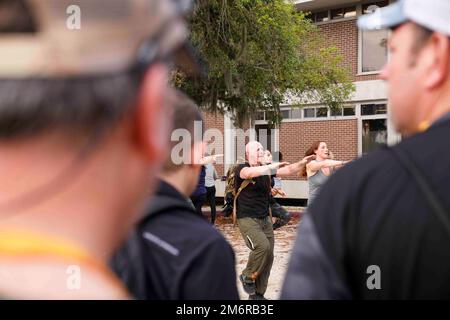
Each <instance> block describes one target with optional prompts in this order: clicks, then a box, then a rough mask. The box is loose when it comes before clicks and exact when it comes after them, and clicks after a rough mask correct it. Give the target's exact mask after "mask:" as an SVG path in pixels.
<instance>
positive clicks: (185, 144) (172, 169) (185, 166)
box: [161, 90, 206, 196]
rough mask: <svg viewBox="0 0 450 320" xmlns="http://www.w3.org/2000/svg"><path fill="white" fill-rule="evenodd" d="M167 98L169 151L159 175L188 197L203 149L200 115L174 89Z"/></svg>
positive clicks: (195, 182) (199, 168) (197, 173)
mask: <svg viewBox="0 0 450 320" xmlns="http://www.w3.org/2000/svg"><path fill="white" fill-rule="evenodd" d="M170 100H171V103H172V105H173V119H172V134H169V135H168V137H169V139H170V140H169V141H168V142H169V146H170V149H169V150H170V152H169V153H168V157H167V159H166V161H165V163H164V165H163V170H162V174H161V177H162V178H163V179H164V180H168V179H169V182H171V183H172V184H176V187H177V188H178V189H179V191H181V192H182V193H183V194H184V195H185V196H189V195H191V194H192V192H194V190H195V188H196V186H197V183H198V178H199V174H200V170H201V165H200V164H199V161H200V159H201V158H202V157H203V154H204V153H205V152H204V150H205V148H206V142H204V141H203V118H202V115H201V113H200V110H199V109H198V107H197V105H196V104H195V103H194V101H192V100H191V99H190V98H189V97H188V96H186V95H185V94H184V93H182V92H180V91H175V90H174V91H173V94H172V98H171V99H170ZM196 129H197V130H196ZM165 140H166V141H167V136H166V138H165ZM172 178H175V179H172ZM174 180H177V181H176V182H175V181H174Z"/></svg>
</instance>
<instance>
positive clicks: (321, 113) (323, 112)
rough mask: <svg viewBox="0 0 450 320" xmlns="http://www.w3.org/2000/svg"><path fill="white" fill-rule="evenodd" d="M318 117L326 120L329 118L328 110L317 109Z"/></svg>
mask: <svg viewBox="0 0 450 320" xmlns="http://www.w3.org/2000/svg"><path fill="white" fill-rule="evenodd" d="M316 117H317V118H326V117H328V108H317V109H316Z"/></svg>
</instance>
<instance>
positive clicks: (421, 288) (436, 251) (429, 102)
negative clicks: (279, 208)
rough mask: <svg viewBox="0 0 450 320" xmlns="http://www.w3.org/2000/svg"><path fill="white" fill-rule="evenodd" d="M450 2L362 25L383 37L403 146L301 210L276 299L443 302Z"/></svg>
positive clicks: (392, 10)
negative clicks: (386, 33)
mask: <svg viewBox="0 0 450 320" xmlns="http://www.w3.org/2000/svg"><path fill="white" fill-rule="evenodd" d="M448 17H450V1H448V0H430V1H423V0H405V1H398V2H396V3H395V4H393V5H390V6H388V7H386V8H382V9H380V10H378V11H376V12H375V13H374V14H373V15H368V16H363V17H361V18H360V20H359V27H360V28H363V29H380V28H390V29H391V31H392V32H391V35H390V39H389V50H390V59H389V61H388V62H387V64H386V65H385V67H384V68H383V70H382V71H381V78H383V79H384V80H386V81H387V82H388V85H389V94H388V96H389V105H390V108H391V110H390V114H391V116H392V121H393V123H394V126H395V128H396V130H397V131H398V132H400V133H401V134H403V136H404V137H405V138H404V140H403V141H402V142H401V143H400V144H398V145H397V146H394V147H392V148H383V149H381V150H377V151H373V152H372V153H369V154H368V155H367V156H365V157H363V159H360V160H358V161H355V162H354V163H352V164H349V165H347V166H346V167H344V168H342V169H341V170H339V171H338V172H336V174H334V175H333V176H332V177H330V179H329V180H328V182H327V183H326V184H325V185H324V186H323V189H322V191H321V193H320V195H318V197H317V201H314V203H313V204H312V205H311V207H309V208H308V213H307V214H306V216H305V217H304V221H303V223H302V224H301V226H300V228H299V232H298V237H297V240H296V244H295V247H294V251H293V254H292V258H291V261H290V265H289V268H288V272H287V275H286V279H285V283H284V288H283V291H282V295H281V298H282V299H433V298H447V299H448V298H450V251H449V250H448V247H447V245H446V244H447V243H448V241H449V239H450V223H449V219H450V215H449V214H448V213H449V212H450V171H449V170H448V169H449V167H448V164H449V163H450V148H448V146H446V144H447V141H448V137H449V136H450V39H449V36H450V20H449V19H448Z"/></svg>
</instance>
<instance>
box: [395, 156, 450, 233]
mask: <svg viewBox="0 0 450 320" xmlns="http://www.w3.org/2000/svg"><path fill="white" fill-rule="evenodd" d="M388 150H391V151H392V154H393V155H394V157H395V158H396V159H397V160H398V161H399V162H400V164H402V166H403V167H404V168H405V169H406V170H407V171H408V172H409V173H410V174H411V176H412V177H413V179H414V181H415V182H416V184H417V186H418V187H419V190H420V191H421V192H422V194H423V195H424V197H425V199H426V200H427V202H428V205H429V206H430V207H431V209H432V212H433V213H434V214H435V215H436V217H437V218H438V220H439V221H440V222H441V223H442V225H443V227H444V228H445V230H446V231H447V233H448V234H449V235H450V221H449V215H448V212H447V210H445V208H444V206H443V205H442V202H441V201H440V200H439V198H438V196H437V195H436V193H435V192H434V191H433V188H432V187H431V185H430V183H429V182H428V180H427V178H425V175H424V174H423V173H422V171H421V170H420V169H419V168H418V167H417V165H416V164H415V163H414V162H413V161H412V159H411V158H410V157H409V155H408V154H407V153H406V152H405V151H401V150H400V149H399V148H390V149H388Z"/></svg>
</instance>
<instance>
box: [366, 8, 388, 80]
mask: <svg viewBox="0 0 450 320" xmlns="http://www.w3.org/2000/svg"><path fill="white" fill-rule="evenodd" d="M388 4H389V1H378V2H372V3H367V4H364V5H363V6H362V13H363V14H367V13H372V12H374V11H375V10H376V9H378V8H381V7H384V6H387V5H388ZM387 38H388V31H387V30H374V31H367V30H360V41H361V43H360V54H361V63H360V64H361V65H360V71H361V72H376V71H379V70H381V69H382V68H383V66H384V64H385V63H386V60H387V54H388V50H387Z"/></svg>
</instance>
